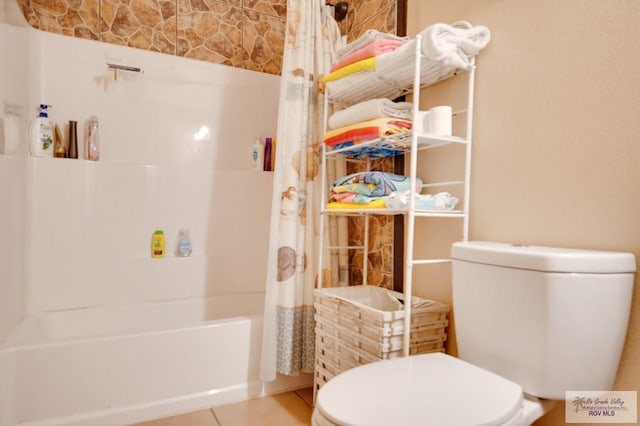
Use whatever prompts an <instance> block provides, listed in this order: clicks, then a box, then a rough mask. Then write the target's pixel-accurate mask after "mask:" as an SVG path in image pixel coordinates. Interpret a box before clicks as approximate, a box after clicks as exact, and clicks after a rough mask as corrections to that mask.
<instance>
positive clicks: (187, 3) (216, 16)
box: [9, 0, 397, 288]
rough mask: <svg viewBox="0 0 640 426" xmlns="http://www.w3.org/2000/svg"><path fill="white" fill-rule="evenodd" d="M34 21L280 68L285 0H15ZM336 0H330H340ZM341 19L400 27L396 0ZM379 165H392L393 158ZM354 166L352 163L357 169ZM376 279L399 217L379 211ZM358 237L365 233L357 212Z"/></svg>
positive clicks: (363, 25)
mask: <svg viewBox="0 0 640 426" xmlns="http://www.w3.org/2000/svg"><path fill="white" fill-rule="evenodd" d="M9 1H17V2H18V4H19V5H20V7H21V9H22V11H23V13H24V15H25V17H26V19H27V21H28V22H29V24H30V25H31V26H33V27H34V28H37V29H40V30H44V31H49V32H54V33H58V34H64V35H68V36H72V37H79V38H86V39H92V40H99V41H102V42H106V43H112V44H118V45H124V46H130V47H134V48H138V49H144V50H150V51H156V52H161V53H166V54H170V55H176V56H184V57H188V58H194V59H199V60H203V61H209V62H214V63H220V64H225V65H229V66H232V67H237V68H244V69H249V70H254V71H259V72H265V73H270V74H276V75H278V74H280V67H281V63H282V53H283V43H284V33H285V24H286V0H9ZM336 1H337V0H331V3H335V2H336ZM348 3H349V12H348V14H347V17H346V18H345V19H344V20H343V21H341V22H340V23H339V26H340V30H341V32H342V34H345V35H347V40H348V41H353V40H355V39H356V38H357V37H359V36H360V35H361V34H362V33H363V32H365V31H366V30H368V29H376V30H379V31H384V32H390V33H396V29H397V22H396V21H397V12H396V8H397V0H349V1H348ZM376 169H377V170H384V171H392V170H393V165H392V163H391V161H381V162H380V163H379V164H377V165H376ZM353 171H355V170H350V171H349V172H353ZM370 226H371V231H372V232H371V233H370V238H369V258H368V263H369V276H368V277H369V283H370V284H374V285H379V286H384V287H388V288H391V287H392V285H393V247H394V244H393V219H392V217H387V216H376V217H374V218H373V219H372V223H371V224H370ZM349 229H350V231H349V240H350V244H351V245H357V244H361V243H362V242H363V241H364V236H363V225H362V223H361V222H358V221H357V220H351V221H350V226H349ZM362 255H363V253H362V252H361V251H351V254H350V264H351V268H350V274H349V275H350V279H349V281H350V282H351V283H354V284H357V283H360V282H361V277H362V268H361V265H362Z"/></svg>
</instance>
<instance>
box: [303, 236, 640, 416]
mask: <svg viewBox="0 0 640 426" xmlns="http://www.w3.org/2000/svg"><path fill="white" fill-rule="evenodd" d="M452 259H453V260H452V271H453V274H452V288H453V306H454V312H455V319H456V331H457V340H458V348H459V352H460V354H459V355H460V357H459V358H456V357H453V356H451V355H446V354H443V353H429V354H422V355H413V356H409V357H403V358H396V359H390V360H383V361H378V362H374V363H371V364H366V365H361V366H359V367H356V368H353V369H351V370H348V371H346V372H344V373H342V374H339V375H338V376H336V377H334V378H332V379H331V380H329V381H328V382H327V383H326V384H324V386H323V387H322V388H321V389H319V390H318V393H317V397H316V404H315V409H314V411H313V415H312V424H313V425H317V426H324V425H331V426H336V425H339V426H389V425H402V426H411V425H434V426H456V425H530V424H532V423H533V422H534V421H535V420H536V419H538V418H540V417H541V416H543V415H544V414H545V413H546V412H548V411H549V410H550V409H551V408H552V407H553V405H554V404H555V401H556V400H561V399H564V396H565V392H566V391H576V390H610V389H611V387H612V385H613V382H614V380H615V376H616V372H617V366H618V364H619V362H620V356H621V354H622V349H623V345H624V338H625V335H626V329H627V324H628V320H629V313H630V308H631V298H632V292H633V281H634V272H635V270H636V265H635V257H634V256H633V255H632V254H630V253H618V252H602V251H588V250H575V249H560V248H550V247H536V246H522V245H512V244H507V243H490V242H463V243H455V244H454V245H453V248H452ZM605 318H606V321H602V320H603V319H605ZM578 325H579V326H578ZM593 333H595V335H598V336H601V337H602V339H604V340H605V341H602V340H600V339H595V340H594V339H592V336H593ZM585 371H588V372H589V373H588V374H585Z"/></svg>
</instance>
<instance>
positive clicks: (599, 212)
mask: <svg viewBox="0 0 640 426" xmlns="http://www.w3.org/2000/svg"><path fill="white" fill-rule="evenodd" d="M408 16H409V20H410V22H409V34H410V35H415V34H416V33H417V32H419V31H420V30H421V29H423V28H425V27H426V26H427V25H429V24H431V23H434V22H453V21H456V20H459V19H464V20H468V21H471V22H472V23H474V24H482V25H486V26H488V27H489V28H490V29H491V34H492V41H491V43H490V45H489V46H488V47H487V48H486V49H485V50H484V51H483V52H482V53H481V55H480V56H479V58H478V72H477V78H476V82H477V86H476V89H477V90H476V102H475V108H476V111H475V120H474V130H475V131H474V146H473V166H472V167H473V172H472V193H471V206H470V208H471V220H470V238H471V239H478V240H497V241H508V242H520V243H527V244H541V245H555V246H564V247H577V248H591V249H606V250H620V251H629V252H633V253H634V254H635V255H636V257H637V258H638V259H640V44H639V41H638V40H640V2H638V1H635V0H562V1H558V0H538V1H530V0H526V1H525V0H509V1H506V0H502V1H499V0H474V1H470V0H467V1H465V0H410V1H409V13H408ZM424 102H426V100H424ZM424 237H425V238H426V235H425V236H424ZM424 282H425V280H422V283H421V284H420V285H418V286H417V287H418V290H417V291H418V292H422V293H423V294H424V295H434V294H435V295H438V296H439V297H440V298H444V299H446V298H448V297H450V293H449V291H450V290H449V283H448V281H445V280H440V282H438V283H436V284H433V285H432V287H429V286H428V285H427V284H424ZM433 287H435V288H433ZM597 314H598V313H597V312H594V315H597ZM603 321H606V318H603ZM639 360H640V289H639V288H638V280H637V279H636V288H635V292H634V299H633V307H632V314H631V319H630V323H629V331H628V336H627V343H626V347H625V352H624V355H623V359H622V362H621V365H620V368H619V371H618V378H617V381H616V388H617V389H620V390H640V361H639ZM563 410H564V408H563V407H557V408H556V410H554V411H553V412H552V413H550V414H549V415H548V416H547V417H545V419H544V420H542V421H540V422H539V423H540V424H545V425H547V424H562V423H563V422H564V411H563Z"/></svg>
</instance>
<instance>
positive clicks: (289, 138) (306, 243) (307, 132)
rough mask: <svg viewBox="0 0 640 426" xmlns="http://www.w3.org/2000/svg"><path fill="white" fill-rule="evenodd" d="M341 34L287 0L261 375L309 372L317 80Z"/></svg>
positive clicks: (307, 2)
mask: <svg viewBox="0 0 640 426" xmlns="http://www.w3.org/2000/svg"><path fill="white" fill-rule="evenodd" d="M339 39H340V37H339V31H338V29H337V25H336V22H335V21H334V20H333V19H332V18H331V17H330V16H328V15H327V10H326V7H325V1H324V0H288V2H287V27H286V34H285V50H284V55H283V61H282V76H281V80H280V104H279V111H278V131H277V150H276V161H275V164H276V167H275V175H274V182H273V201H272V212H271V236H270V242H269V256H268V262H269V263H268V267H267V283H266V290H265V314H264V332H263V344H262V360H261V377H262V379H263V380H267V381H269V380H274V379H275V377H276V372H278V373H282V374H287V375H293V374H297V373H298V372H313V368H314V365H313V363H314V345H315V333H314V325H315V324H314V319H313V289H314V286H315V281H316V280H317V275H318V271H317V264H318V255H319V254H318V249H319V247H318V237H319V235H318V232H319V231H318V224H319V221H320V214H319V212H320V206H319V200H320V194H319V191H320V154H321V143H322V135H323V123H324V97H323V95H322V93H321V90H318V89H319V84H318V82H319V78H320V77H321V76H322V75H323V74H326V73H327V72H328V70H329V67H330V65H331V60H332V55H333V52H334V49H335V48H336V47H337V44H336V43H338V42H339V41H338V40H339Z"/></svg>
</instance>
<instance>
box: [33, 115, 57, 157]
mask: <svg viewBox="0 0 640 426" xmlns="http://www.w3.org/2000/svg"><path fill="white" fill-rule="evenodd" d="M49 108H51V105H47V104H40V105H38V110H39V112H38V116H37V117H36V118H34V119H33V120H32V121H31V124H30V125H29V154H31V155H32V156H34V157H53V138H54V134H53V131H54V127H53V123H52V122H51V120H50V119H49V114H48V113H47V109H49Z"/></svg>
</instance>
